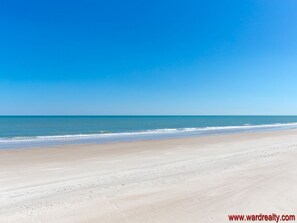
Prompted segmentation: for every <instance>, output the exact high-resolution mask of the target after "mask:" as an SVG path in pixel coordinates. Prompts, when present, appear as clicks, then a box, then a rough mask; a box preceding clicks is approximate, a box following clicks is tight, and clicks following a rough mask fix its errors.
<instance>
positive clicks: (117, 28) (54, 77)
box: [0, 0, 297, 115]
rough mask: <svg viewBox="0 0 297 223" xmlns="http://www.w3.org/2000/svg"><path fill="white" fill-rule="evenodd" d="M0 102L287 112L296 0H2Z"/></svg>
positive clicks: (5, 110) (40, 110)
mask: <svg viewBox="0 0 297 223" xmlns="http://www.w3.org/2000/svg"><path fill="white" fill-rule="evenodd" d="M0 4H1V5H0V27H1V29H0V114H1V115H9V114H10V115H12V114H15V115H21V114H24V115H29V114H33V115H36V114H41V115H46V114H49V115H54V114H73V115H79V114H83V115H88V114H99V115H100V114H111V115H117V114H202V115H203V114H211V115H214V114H238V115H240V114H297V87H296V85H297V29H296V27H297V14H296V11H297V1H295V0H283V1H280V0H240V1H238V0H220V1H219V0H218V1H210V0H205V1H199V0H195V1H187V0H184V1H175V0H171V1H169V0H168V1H167V0H166V1H165V0H164V1H141V0H137V1H136V0H135V1H134V0H133V1H132V0H127V1H100V0H97V1H95V0H85V1H82V0H81V1H77V0H71V1H70V0H69V1H68V0H59V1H56V0H51V1H47V0H45V1H37V0H36V1H32V0H27V1H14V0H11V1H1V3H0Z"/></svg>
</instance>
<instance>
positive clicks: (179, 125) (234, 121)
mask: <svg viewBox="0 0 297 223" xmlns="http://www.w3.org/2000/svg"><path fill="white" fill-rule="evenodd" d="M289 128H297V116H0V148H23V147H31V146H43V145H60V144H77V143H108V142H121V141H133V140H146V139H165V138H176V137H190V136H200V135H207V134H224V133H235V132H247V131H268V130H278V129H289Z"/></svg>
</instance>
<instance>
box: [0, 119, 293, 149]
mask: <svg viewBox="0 0 297 223" xmlns="http://www.w3.org/2000/svg"><path fill="white" fill-rule="evenodd" d="M296 125H297V124H296V123H286V124H285V123H282V124H281V123H277V124H269V125H254V126H249V125H243V126H222V127H206V128H182V129H180V130H178V129H157V130H154V131H140V132H119V133H102V134H80V135H55V136H34V137H33V136H32V137H29V136H24V137H16V138H15V139H14V138H11V139H9V138H7V139H5V138H0V150H2V149H4V150H5V149H20V148H33V147H34V148H36V147H43V148H44V147H51V146H67V145H88V144H97V145H99V144H102V145H104V144H110V143H124V142H137V141H146V140H148V141H154V140H166V139H168V140H170V139H186V138H195V137H207V136H215V135H229V134H231V135H232V134H244V133H261V132H274V131H285V130H294V129H297V126H296Z"/></svg>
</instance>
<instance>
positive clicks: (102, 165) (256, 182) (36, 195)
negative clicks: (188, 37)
mask: <svg viewBox="0 0 297 223" xmlns="http://www.w3.org/2000/svg"><path fill="white" fill-rule="evenodd" d="M296 158H297V130H282V131H271V132H261V133H260V132H258V133H240V134H228V135H215V136H203V137H193V138H183V139H168V140H152V141H138V142H126V143H111V144H105V145H67V146H59V147H49V148H31V149H14V150H12V149H11V150H0V222H1V223H2V222H4V223H10V222H21V223H27V222H28V223H34V222H55V223H59V222H62V223H66V222H67V223H75V222H89V223H93V222H94V223H111V222H113V223H146V222H147V223H151V222H152V223H158V222H162V223H163V222H164V223H188V222H193V223H194V222H195V223H197V222H229V221H228V215H229V214H260V213H262V214H271V213H276V214H297V213H296V211H297V162H296Z"/></svg>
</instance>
